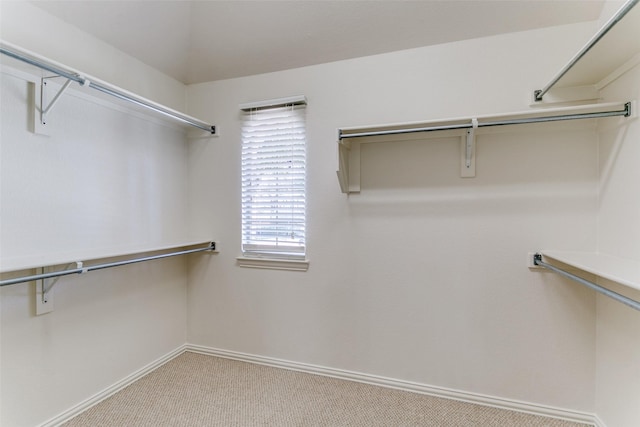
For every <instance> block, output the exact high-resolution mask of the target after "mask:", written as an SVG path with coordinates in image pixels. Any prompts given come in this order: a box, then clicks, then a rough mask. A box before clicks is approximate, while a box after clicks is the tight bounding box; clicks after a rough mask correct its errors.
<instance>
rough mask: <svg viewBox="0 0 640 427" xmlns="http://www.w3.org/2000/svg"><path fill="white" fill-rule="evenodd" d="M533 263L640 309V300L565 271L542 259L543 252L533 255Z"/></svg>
mask: <svg viewBox="0 0 640 427" xmlns="http://www.w3.org/2000/svg"><path fill="white" fill-rule="evenodd" d="M533 264H534V265H539V266H540V267H544V268H547V269H549V270H551V271H553V272H556V273H558V274H560V275H561V276H564V277H566V278H569V279H571V280H575V281H576V282H578V283H580V284H581V285H584V286H586V287H588V288H590V289H593V290H594V291H596V292H599V293H601V294H603V295H606V296H608V297H609V298H613V299H614V300H616V301H618V302H621V303H622V304H624V305H626V306H629V307H631V308H634V309H636V310H638V311H640V302H638V301H636V300H634V299H631V298H629V297H626V296H624V295H620V294H619V293H617V292H614V291H611V290H609V289H607V288H605V287H602V286H600V285H598V284H595V283H593V282H590V281H588V280H585V279H583V278H582V277H579V276H576V275H575V274H571V273H569V272H568V271H564V270H562V269H560V268H558V267H554V266H553V265H551V264H548V263H546V262H544V261H542V254H539V253H538V254H535V255H534V256H533Z"/></svg>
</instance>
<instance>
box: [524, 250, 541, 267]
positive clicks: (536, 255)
mask: <svg viewBox="0 0 640 427" xmlns="http://www.w3.org/2000/svg"><path fill="white" fill-rule="evenodd" d="M539 262H542V254H541V253H540V252H529V253H528V254H527V267H529V268H530V269H541V268H544V267H543V266H542V265H540V264H539Z"/></svg>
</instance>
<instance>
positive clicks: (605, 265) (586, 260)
mask: <svg viewBox="0 0 640 427" xmlns="http://www.w3.org/2000/svg"><path fill="white" fill-rule="evenodd" d="M541 253H542V255H543V256H545V257H547V258H551V259H554V260H556V261H560V262H562V263H564V264H567V265H570V266H572V267H575V268H578V269H580V270H582V271H586V272H587V273H591V274H595V275H596V276H598V277H602V278H605V279H608V280H611V281H613V282H616V283H620V284H622V285H625V286H628V287H630V288H633V289H637V290H640V261H636V260H632V259H628V258H620V257H616V256H612V255H607V254H602V253H597V252H563V251H541Z"/></svg>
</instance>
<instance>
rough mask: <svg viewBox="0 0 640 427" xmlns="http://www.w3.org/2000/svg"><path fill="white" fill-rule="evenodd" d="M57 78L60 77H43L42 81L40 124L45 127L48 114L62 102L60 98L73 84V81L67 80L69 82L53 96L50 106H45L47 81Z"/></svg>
mask: <svg viewBox="0 0 640 427" xmlns="http://www.w3.org/2000/svg"><path fill="white" fill-rule="evenodd" d="M56 77H59V76H52V77H43V78H42V79H41V80H40V123H41V124H43V125H46V124H47V114H49V113H50V112H51V109H52V108H53V107H54V106H55V105H56V103H57V102H58V101H59V100H60V97H61V96H62V94H63V93H64V92H65V91H66V90H67V88H68V87H69V85H70V84H71V82H72V81H71V80H69V79H67V81H66V82H64V84H63V85H62V87H61V88H60V90H59V91H58V92H57V93H56V94H55V95H54V96H53V98H52V99H51V101H50V102H49V104H48V105H46V106H45V104H46V103H47V80H48V79H52V78H56Z"/></svg>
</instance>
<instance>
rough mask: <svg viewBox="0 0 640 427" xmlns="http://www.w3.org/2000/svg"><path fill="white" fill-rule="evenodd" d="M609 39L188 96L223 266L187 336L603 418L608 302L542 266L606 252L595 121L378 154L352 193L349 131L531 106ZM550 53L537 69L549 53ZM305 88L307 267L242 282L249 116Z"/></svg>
mask: <svg viewBox="0 0 640 427" xmlns="http://www.w3.org/2000/svg"><path fill="white" fill-rule="evenodd" d="M592 31H593V27H592V26H591V25H589V24H579V25H571V26H567V27H558V28H551V29H545V30H538V31H531V32H525V33H519V34H509V35H505V36H498V37H491V38H486V39H478V40H472V41H465V42H459V43H452V44H447V45H441V46H433V47H426V48H422V49H415V50H409V51H402V52H395V53H391V54H385V55H379V56H373V57H367V58H361V59H355V60H350V61H342V62H336V63H331V64H324V65H319V66H313V67H307V68H302V69H295V70H289V71H284V72H278V73H272V74H265V75H259V76H252V77H246V78H239V79H232V80H226V81H219V82H212V83H207V84H200V85H194V86H190V87H189V88H188V105H189V107H190V113H191V114H194V115H200V116H202V115H205V114H210V115H212V116H213V117H216V121H217V124H218V125H219V126H220V128H221V129H222V133H221V137H220V139H219V140H218V143H216V144H213V145H211V144H204V143H202V144H201V143H197V142H196V143H193V144H192V145H190V147H189V172H190V174H191V176H190V186H191V189H192V192H193V197H192V199H191V205H190V213H191V216H190V222H191V223H192V225H193V226H194V229H195V230H197V231H199V232H200V233H204V234H208V233H212V234H214V235H215V236H217V239H218V241H219V242H220V245H221V246H220V247H221V253H220V255H219V256H218V257H216V259H215V260H213V261H212V262H210V263H209V262H200V261H198V260H193V261H192V263H191V268H190V270H189V274H190V275H189V289H188V306H189V311H188V340H189V342H190V343H193V344H198V345H204V346H210V347H214V348H220V349H226V350H233V351H240V352H246V353H251V354H257V355H263V356H270V357H276V358H281V359H287V360H292V361H298V362H306V363H312V364H317V365H323V366H329V367H334V368H341V369H347V370H353V371H360V372H366V373H370V374H377V375H382V376H387V377H392V378H397V379H404V380H410V381H416V382H420V383H425V384H430V385H435V386H440V387H448V388H453V389H459V390H464V391H469V392H476V393H480V394H485V395H493V396H500V397H504V398H509V399H516V400H522V401H527V402H534V403H539V404H542V405H550V406H555V407H561V408H569V409H573V410H579V411H586V412H592V411H593V410H594V381H595V359H594V349H595V330H594V324H595V297H594V295H593V294H592V293H590V292H589V291H585V290H584V289H581V288H580V286H579V285H575V286H573V285H571V284H569V285H567V284H565V283H564V282H561V281H560V280H559V279H558V277H556V276H555V275H553V274H546V273H539V272H531V271H529V270H528V269H527V268H526V254H527V252H529V251H535V250H537V249H541V248H560V249H584V248H591V249H595V246H596V233H595V229H596V207H597V148H596V143H597V139H596V135H595V132H594V130H593V127H587V128H584V127H576V126H575V125H571V126H568V127H566V126H561V127H555V126H552V127H545V126H543V127H542V128H524V127H523V128H516V129H513V130H504V131H503V132H500V133H496V134H494V135H485V136H481V137H480V138H479V140H478V158H477V171H478V175H477V177H476V178H474V179H461V178H459V176H458V170H459V164H458V161H459V160H458V159H459V152H458V143H457V141H451V140H446V139H443V140H431V141H429V142H426V143H420V142H410V143H386V144H370V145H367V146H365V147H364V148H363V153H362V156H363V163H362V168H363V171H362V187H363V188H362V193H361V194H354V195H350V196H346V195H344V194H341V193H340V190H339V186H338V182H337V178H336V175H335V170H336V168H337V146H336V129H337V128H338V127H347V126H358V125H366V124H376V123H389V122H404V121H415V120H425V119H436V118H443V117H455V116H465V115H469V116H470V115H474V114H489V113H497V112H506V111H513V110H515V111H518V110H523V109H526V108H528V103H529V100H530V98H531V93H532V91H533V90H534V89H536V88H538V87H539V86H542V85H543V84H544V83H546V80H547V79H548V78H550V77H551V76H552V75H553V74H554V73H555V72H556V70H557V69H559V68H560V67H561V66H562V65H563V64H564V62H565V61H566V58H568V57H570V56H571V55H572V54H573V52H575V51H576V50H577V49H578V48H579V47H580V46H581V45H582V44H583V43H584V41H585V40H586V39H588V37H589V36H590V34H591V32H592ZM534 58H535V59H534ZM297 94H304V95H306V96H307V98H308V100H309V105H308V108H307V126H308V128H307V135H308V233H307V236H308V237H307V239H308V248H309V249H308V256H309V259H310V261H311V265H310V268H309V271H308V272H306V273H299V272H286V271H284V272H283V271H267V270H253V269H243V268H239V267H237V266H236V264H235V257H236V256H238V255H240V171H239V168H240V115H239V111H238V104H240V103H243V102H248V101H257V100H264V99H270V98H278V97H283V96H289V95H297Z"/></svg>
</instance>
